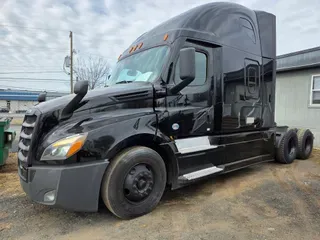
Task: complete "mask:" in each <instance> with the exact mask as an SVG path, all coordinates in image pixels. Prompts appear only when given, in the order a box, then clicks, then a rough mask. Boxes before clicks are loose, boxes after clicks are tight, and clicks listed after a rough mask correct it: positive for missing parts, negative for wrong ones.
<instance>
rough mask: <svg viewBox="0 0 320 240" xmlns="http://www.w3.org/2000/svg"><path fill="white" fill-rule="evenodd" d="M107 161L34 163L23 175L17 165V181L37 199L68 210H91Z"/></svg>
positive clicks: (36, 200) (96, 203)
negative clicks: (46, 164)
mask: <svg viewBox="0 0 320 240" xmlns="http://www.w3.org/2000/svg"><path fill="white" fill-rule="evenodd" d="M108 164H109V162H108V161H107V160H105V161H99V162H93V163H79V164H77V165H69V166H34V167H29V168H28V169H27V170H26V172H24V173H23V175H24V176H23V175H22V174H21V173H22V172H21V169H20V168H19V175H20V183H21V186H22V188H23V190H24V191H25V192H26V194H27V195H28V196H29V197H30V198H31V199H32V200H33V201H35V202H37V203H41V204H45V205H51V206H55V207H59V208H63V209H66V210H71V211H84V212H95V211H97V210H98V203H99V193H100V185H101V180H102V177H103V174H104V172H105V170H106V168H107V166H108ZM45 194H46V197H45ZM48 194H49V195H48ZM48 196H49V197H48Z"/></svg>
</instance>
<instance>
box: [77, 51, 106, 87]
mask: <svg viewBox="0 0 320 240" xmlns="http://www.w3.org/2000/svg"><path fill="white" fill-rule="evenodd" d="M74 71H75V73H76V75H77V77H78V80H79V81H88V82H89V89H94V88H97V87H101V86H104V84H105V80H106V78H107V76H108V74H109V72H110V64H109V63H108V61H107V60H105V59H104V58H103V57H92V56H90V57H89V58H81V57H78V59H77V63H76V64H75V66H74Z"/></svg>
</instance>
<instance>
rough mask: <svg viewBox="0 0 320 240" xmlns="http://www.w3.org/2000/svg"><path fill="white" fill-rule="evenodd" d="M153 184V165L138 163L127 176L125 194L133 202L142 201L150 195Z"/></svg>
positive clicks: (124, 187)
mask: <svg viewBox="0 0 320 240" xmlns="http://www.w3.org/2000/svg"><path fill="white" fill-rule="evenodd" d="M153 185H154V176H153V172H152V170H151V167H150V166H149V165H147V164H138V165H136V166H134V167H132V168H131V169H130V171H129V173H128V174H127V175H126V176H125V179H124V186H123V191H124V195H125V197H126V199H128V200H129V201H131V202H136V203H138V202H141V201H143V200H145V199H146V198H147V197H148V196H149V195H150V193H151V192H152V190H153Z"/></svg>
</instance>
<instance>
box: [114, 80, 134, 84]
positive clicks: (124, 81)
mask: <svg viewBox="0 0 320 240" xmlns="http://www.w3.org/2000/svg"><path fill="white" fill-rule="evenodd" d="M131 82H133V81H126V80H123V81H120V82H116V84H122V83H131Z"/></svg>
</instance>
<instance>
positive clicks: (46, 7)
mask: <svg viewBox="0 0 320 240" xmlns="http://www.w3.org/2000/svg"><path fill="white" fill-rule="evenodd" d="M208 2H214V1H213V0H210V1H208V0H174V1H171V0H0V88H1V87H3V86H13V87H20V88H25V89H28V88H34V89H39V90H44V89H46V90H58V91H69V89H70V86H69V82H68V79H69V77H68V75H66V74H65V73H63V72H62V65H63V61H64V57H65V56H66V55H67V54H68V51H69V50H68V49H69V31H70V30H72V31H73V33H74V48H75V49H76V51H77V52H78V53H77V55H78V56H83V57H86V56H90V54H95V55H100V56H102V57H104V58H105V59H107V60H109V62H110V64H114V63H115V61H116V60H117V58H118V56H119V54H121V53H122V51H123V50H124V49H126V48H127V47H128V46H129V45H130V43H131V42H132V41H134V40H135V39H136V38H137V37H138V36H139V35H140V34H142V33H143V32H145V31H147V30H148V29H150V28H152V27H154V26H156V25H158V24H159V23H161V22H162V21H165V20H166V19H168V18H170V17H172V16H175V15H177V14H179V13H181V12H184V11H186V10H188V9H190V8H192V7H194V6H198V5H201V4H204V3H208ZM232 2H237V3H240V4H243V5H245V6H247V7H249V8H253V9H257V10H264V11H268V12H271V13H273V14H275V15H276V17H277V54H278V55H279V54H284V53H288V52H292V51H297V50H302V49H306V48H311V47H316V46H317V45H318V46H319V43H320V42H319V39H320V28H319V26H320V14H319V9H320V1H319V0H304V1H302V0H234V1H232ZM20 72H35V73H20ZM38 72H44V73H38ZM4 73H5V74H4ZM5 78H11V79H5ZM13 78H14V79H13ZM17 78H31V79H35V78H37V79H43V80H34V81H31V80H29V79H17ZM45 79H57V80H52V81H50V80H45Z"/></svg>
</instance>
